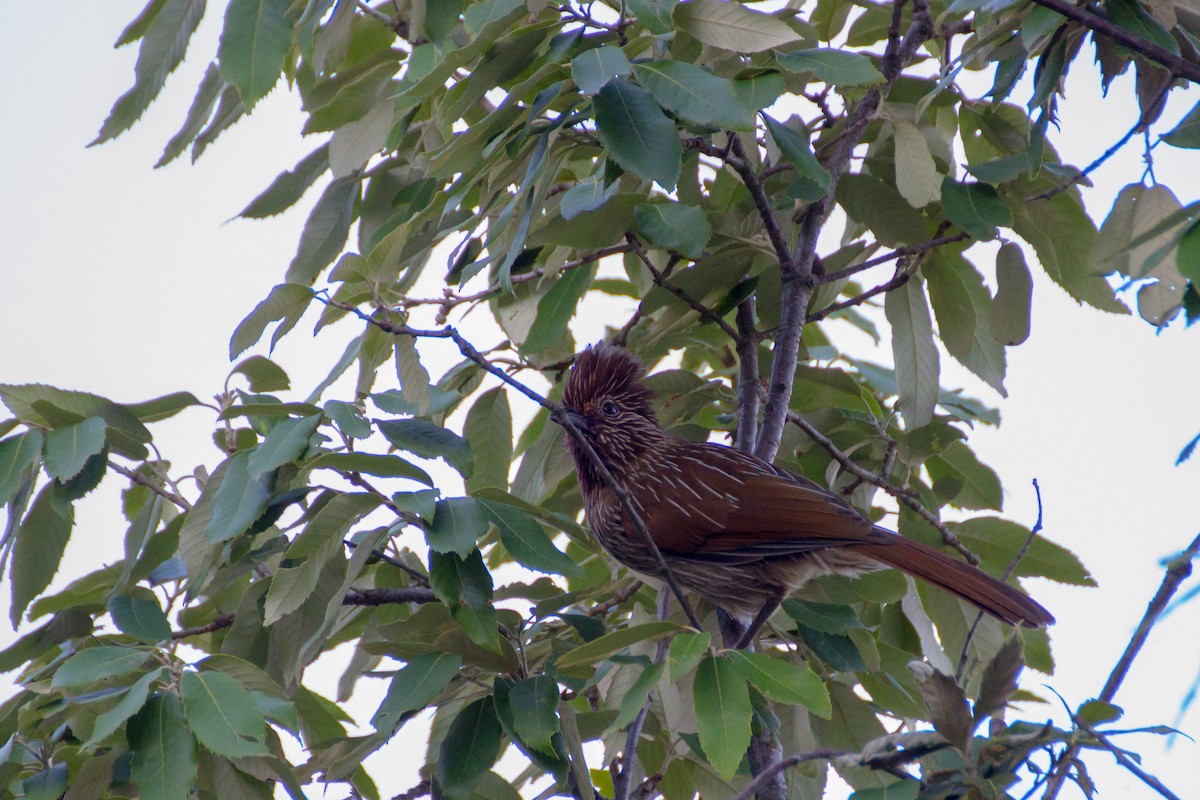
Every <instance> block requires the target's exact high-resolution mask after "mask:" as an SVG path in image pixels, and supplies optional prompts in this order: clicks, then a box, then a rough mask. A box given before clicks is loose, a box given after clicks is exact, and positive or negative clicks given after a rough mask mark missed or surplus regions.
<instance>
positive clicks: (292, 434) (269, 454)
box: [246, 414, 321, 481]
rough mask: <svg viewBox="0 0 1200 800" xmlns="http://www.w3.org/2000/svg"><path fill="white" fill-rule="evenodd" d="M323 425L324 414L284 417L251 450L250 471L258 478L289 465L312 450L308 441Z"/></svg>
mask: <svg viewBox="0 0 1200 800" xmlns="http://www.w3.org/2000/svg"><path fill="white" fill-rule="evenodd" d="M320 424H321V415H320V414H314V415H312V416H310V417H299V418H292V417H289V418H287V419H281V420H280V421H279V422H276V423H275V426H274V427H273V428H271V432H270V433H268V434H267V436H266V438H265V439H263V441H262V444H260V445H259V446H258V447H256V448H254V449H253V450H251V451H250V458H249V461H248V462H247V464H246V474H247V476H248V477H249V478H250V480H252V481H253V480H254V479H255V478H258V477H259V476H261V475H263V474H264V473H267V472H270V471H271V470H274V469H278V468H279V467H282V466H283V465H284V464H289V463H291V462H293V461H295V460H297V459H298V458H300V456H302V455H304V451H305V450H307V449H308V442H309V440H310V439H311V438H312V435H313V434H314V433H316V431H317V426H318V425H320Z"/></svg>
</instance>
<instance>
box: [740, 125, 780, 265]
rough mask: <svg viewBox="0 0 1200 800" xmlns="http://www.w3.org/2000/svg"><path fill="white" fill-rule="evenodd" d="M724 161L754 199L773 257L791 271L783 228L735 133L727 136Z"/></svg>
mask: <svg viewBox="0 0 1200 800" xmlns="http://www.w3.org/2000/svg"><path fill="white" fill-rule="evenodd" d="M725 163H727V164H729V166H731V167H733V170H734V171H735V172H737V174H738V175H739V176H740V177H741V179H742V183H744V184H745V185H746V189H747V190H748V191H749V192H750V197H751V199H753V200H754V207H755V209H757V210H758V216H759V217H760V218H761V219H762V223H763V228H764V229H766V231H767V238H768V239H769V240H770V241H771V247H773V248H774V249H775V257H776V258H777V259H779V267H780V269H782V270H783V271H784V273H785V274H787V273H790V272H792V270H794V269H795V263H794V259H793V256H792V251H791V246H790V245H789V244H788V241H787V237H786V236H784V235H783V230H782V229H781V228H780V227H779V219H778V218H777V217H776V216H775V209H774V208H772V207H771V199H770V198H769V197H767V192H766V190H765V189H763V184H762V180H761V179H759V177H758V174H757V173H756V172H755V171H754V164H753V163H752V162H751V161H750V158H749V157H748V156H747V155H746V149H745V147H743V146H742V137H741V136H739V135H738V134H736V133H735V134H732V135H731V136H730V137H729V155H727V156H726V157H725Z"/></svg>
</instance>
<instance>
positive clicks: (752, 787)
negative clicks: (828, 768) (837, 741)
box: [733, 749, 850, 800]
mask: <svg viewBox="0 0 1200 800" xmlns="http://www.w3.org/2000/svg"><path fill="white" fill-rule="evenodd" d="M845 755H850V753H848V752H847V751H845V750H828V749H821V750H809V751H808V752H805V753H796V754H794V755H790V756H788V757H787V758H784V759H781V760H779V761H777V762H775V763H774V764H772V765H771V766H770V767H768V768H767V769H765V770H763V772H762V774H761V775H758V776H756V777H755V778H754V780H752V781H750V783H749V784H747V785H746V788H745V789H742V790H741V791H740V792H738V793H737V794H736V795H734V797H733V800H750V798H751V797H753V796H754V793H755V792H757V791H758V790H759V789H761V788H762V787H763V786H765V785H766V784H767V782H768V781H770V780H771V779H772V778H773V777H774V776H775V774H776V773H778V772H783V771H784V770H786V769H791V768H792V767H794V766H797V765H798V764H803V763H804V762H805V761H816V760H818V759H820V760H828V759H831V758H838V757H839V756H845Z"/></svg>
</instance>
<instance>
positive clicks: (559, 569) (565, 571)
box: [476, 498, 581, 577]
mask: <svg viewBox="0 0 1200 800" xmlns="http://www.w3.org/2000/svg"><path fill="white" fill-rule="evenodd" d="M476 499H477V501H478V502H479V505H480V506H481V507H482V508H483V511H484V513H485V514H487V517H488V519H489V520H490V521H491V523H492V524H493V525H495V526H496V529H497V530H498V531H499V532H500V541H501V542H503V544H504V549H506V550H508V552H509V554H510V555H511V556H512V557H513V558H515V559H516V560H517V561H518V562H520V563H521V564H522V565H523V566H525V567H528V568H529V569H532V570H537V571H538V572H546V573H549V574H552V575H566V576H568V577H571V576H575V575H579V574H581V572H580V569H579V566H578V565H577V564H576V563H575V562H574V561H573V560H571V557H570V556H568V555H567V554H566V553H563V552H562V551H561V550H559V549H558V548H557V547H555V546H554V542H552V541H551V540H550V537H549V536H547V535H546V532H545V531H544V530H543V529H542V526H541V525H540V524H539V523H538V522H537V520H535V519H534V518H533V517H531V516H529V515H528V514H526V513H525V512H524V511H522V510H521V509H519V508H516V507H515V506H512V505H509V504H508V503H501V502H497V501H494V500H486V499H484V498H476Z"/></svg>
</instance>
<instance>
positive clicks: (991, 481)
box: [925, 442, 1004, 511]
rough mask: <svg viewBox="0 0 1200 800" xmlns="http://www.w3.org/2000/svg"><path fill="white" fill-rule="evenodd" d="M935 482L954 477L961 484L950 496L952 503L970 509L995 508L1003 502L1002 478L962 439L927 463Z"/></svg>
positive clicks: (999, 506) (997, 508)
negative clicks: (977, 456)
mask: <svg viewBox="0 0 1200 800" xmlns="http://www.w3.org/2000/svg"><path fill="white" fill-rule="evenodd" d="M925 468H926V469H928V470H929V476H930V477H931V478H932V479H933V482H934V484H935V487H934V488H935V491H936V488H937V487H936V484H937V483H938V481H940V480H942V479H944V478H947V477H954V478H955V479H956V482H957V485H958V486H959V487H960V488H959V489H958V491H957V492H955V493H954V494H953V495H952V496H950V497H949V498H947V499H948V500H949V502H950V504H951V505H953V506H956V507H958V508H969V509H975V510H979V509H989V508H991V509H995V510H997V511H999V510H1000V509H1001V507H1002V506H1003V504H1004V495H1003V492H1002V490H1001V488H1000V479H999V478H998V477H997V476H996V473H995V471H994V470H992V469H991V468H990V467H988V466H987V465H986V464H984V463H982V462H981V461H980V460H979V459H978V458H976V456H975V454H974V453H972V452H971V450H970V448H968V447H967V446H966V445H965V444H963V443H962V442H952V443H951V444H950V445H949V446H948V447H947V448H946V449H945V450H943V451H942V452H941V453H939V454H937V455H936V456H932V457H931V458H929V459H928V460H927V461H926V462H925Z"/></svg>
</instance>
